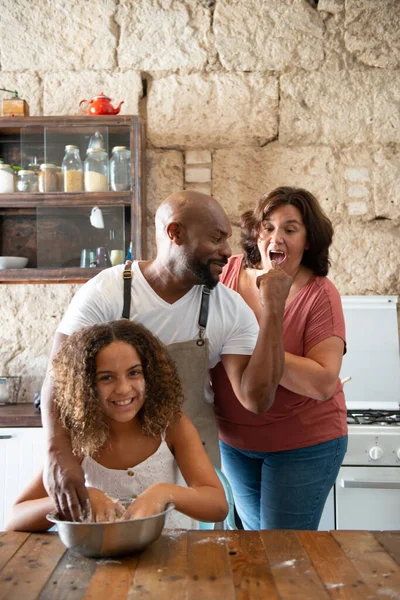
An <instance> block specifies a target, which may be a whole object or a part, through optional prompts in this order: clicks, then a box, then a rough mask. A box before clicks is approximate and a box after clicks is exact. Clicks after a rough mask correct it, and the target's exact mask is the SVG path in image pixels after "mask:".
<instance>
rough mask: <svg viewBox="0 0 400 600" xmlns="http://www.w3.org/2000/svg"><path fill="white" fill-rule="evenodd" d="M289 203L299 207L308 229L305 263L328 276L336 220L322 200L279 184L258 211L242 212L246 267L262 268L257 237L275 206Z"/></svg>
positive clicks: (318, 272) (302, 262) (306, 265)
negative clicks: (333, 220)
mask: <svg viewBox="0 0 400 600" xmlns="http://www.w3.org/2000/svg"><path fill="white" fill-rule="evenodd" d="M287 204H290V205H292V206H295V207H296V208H297V209H298V210H299V212H300V214H301V216H302V219H303V223H304V226H305V228H306V231H307V241H308V246H309V247H308V249H307V250H304V254H303V258H302V259H301V264H302V265H304V266H305V267H308V268H309V269H311V271H313V272H314V273H315V274H316V275H327V274H328V271H329V267H330V262H329V246H330V245H331V243H332V237H333V227H332V223H331V221H330V220H329V219H328V217H327V216H326V215H325V213H324V212H323V210H322V208H321V206H320V204H319V203H318V200H317V199H316V198H315V197H314V196H313V195H312V194H311V193H310V192H308V191H307V190H303V189H302V188H292V187H278V188H276V189H275V190H272V192H270V193H269V194H264V195H263V196H261V198H260V199H259V201H258V203H257V206H256V207H255V208H254V210H248V211H247V212H245V213H243V214H242V216H241V220H240V226H241V246H242V248H243V252H244V259H243V262H244V266H245V267H253V268H257V267H259V265H260V262H261V255H260V251H259V250H258V247H257V240H258V236H259V233H260V227H261V223H262V222H263V221H264V220H265V219H266V218H267V217H268V216H269V215H270V214H271V213H272V211H273V210H275V208H277V207H278V206H284V205H287Z"/></svg>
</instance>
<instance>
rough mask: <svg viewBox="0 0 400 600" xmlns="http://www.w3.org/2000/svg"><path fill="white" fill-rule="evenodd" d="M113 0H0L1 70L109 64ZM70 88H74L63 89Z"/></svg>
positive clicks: (112, 59) (113, 28) (109, 66)
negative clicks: (53, 0)
mask: <svg viewBox="0 0 400 600" xmlns="http://www.w3.org/2000/svg"><path fill="white" fill-rule="evenodd" d="M114 12H115V3H114V1H113V0H103V1H101V2H80V1H76V0H73V1H72V2H69V3H68V4H65V5H63V4H62V3H59V2H50V1H49V0H42V1H41V2H31V1H30V0H18V1H17V2H16V1H15V0H3V1H2V5H1V35H0V53H1V67H2V69H3V70H5V71H26V70H31V71H41V72H45V71H64V70H69V69H71V70H82V69H93V70H99V69H114V68H115V67H116V66H117V65H116V60H115V51H116V48H117V35H118V31H117V27H116V26H115V24H114V21H113V16H114ZM68 92H69V94H72V95H73V93H74V90H73V88H72V89H70V90H68Z"/></svg>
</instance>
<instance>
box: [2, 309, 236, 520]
mask: <svg viewBox="0 0 400 600" xmlns="http://www.w3.org/2000/svg"><path fill="white" fill-rule="evenodd" d="M52 366H53V384H54V388H55V402H56V406H57V407H58V410H59V412H60V417H61V421H62V423H63V426H64V427H65V429H67V430H68V432H69V434H70V435H71V440H72V447H73V451H74V454H75V455H77V456H78V457H79V458H80V460H81V465H82V468H83V471H84V473H85V479H86V486H87V489H88V494H89V501H90V508H91V515H92V520H94V521H97V522H100V521H112V520H115V519H116V518H122V519H131V518H141V517H146V516H150V515H153V514H157V513H159V512H160V511H162V510H163V509H164V507H165V505H166V504H168V503H169V502H172V503H173V504H174V505H175V508H176V511H179V512H175V511H172V512H170V513H168V515H167V518H166V527H181V528H187V529H193V528H198V521H209V522H215V521H221V520H223V519H224V518H225V517H226V514H227V511H228V505H227V502H226V498H225V494H224V491H223V487H222V485H221V483H220V481H219V478H218V475H217V474H216V473H215V471H214V468H213V466H212V464H211V462H210V460H209V458H208V456H207V454H206V452H205V450H204V448H203V445H202V442H201V440H200V437H199V435H198V433H197V430H196V428H195V427H194V425H193V424H192V423H191V421H190V420H189V419H188V417H187V416H186V415H184V414H183V413H182V412H181V408H182V404H183V400H184V397H183V392H182V387H181V383H180V380H179V377H178V374H177V370H176V367H175V364H174V363H173V361H172V360H171V358H170V357H169V355H168V353H167V351H166V349H165V347H164V345H163V344H162V343H161V342H160V341H159V340H158V339H157V338H156V337H155V336H154V335H153V334H152V333H151V332H150V331H148V330H147V329H146V328H145V327H143V326H142V325H139V324H137V323H134V322H132V321H127V320H119V321H113V322H111V323H107V324H102V325H93V326H90V327H85V328H83V329H81V330H79V331H77V332H76V333H74V334H73V335H71V336H70V337H69V338H67V340H66V341H65V343H64V344H63V346H62V347H61V348H60V350H59V351H58V353H57V355H56V356H55V358H54V360H53V365H52ZM118 498H120V499H121V498H124V499H126V498H132V499H135V498H136V499H135V500H134V501H132V503H131V504H130V505H129V507H128V508H127V509H126V510H125V509H124V508H123V506H122V504H121V503H120V502H118V501H117V500H116V499H118ZM57 508H58V507H56V506H55V505H54V504H53V501H52V500H51V498H50V497H49V496H48V495H47V492H46V490H45V488H44V485H43V482H42V472H41V473H39V474H38V476H37V477H36V478H35V479H34V481H33V482H32V483H31V484H30V485H29V486H28V488H27V489H26V490H25V491H24V492H23V493H22V494H21V495H20V497H19V498H18V499H17V501H16V503H15V504H14V506H13V509H12V512H11V515H10V519H9V522H8V524H7V526H6V529H8V530H25V531H40V530H45V529H48V528H49V527H51V526H52V523H51V522H49V521H47V519H46V514H47V513H49V512H50V511H52V510H54V509H57Z"/></svg>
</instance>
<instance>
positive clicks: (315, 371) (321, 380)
mask: <svg viewBox="0 0 400 600" xmlns="http://www.w3.org/2000/svg"><path fill="white" fill-rule="evenodd" d="M343 349H344V342H343V340H342V339H340V338H339V337H336V336H331V337H329V338H326V339H325V340H323V341H322V342H319V344H316V345H315V346H313V348H311V350H310V351H309V352H308V353H307V355H306V356H296V355H295V354H290V353H289V352H285V367H284V371H283V377H282V379H281V383H280V385H282V386H283V387H285V388H286V389H288V390H290V391H291V392H295V393H296V394H300V395H302V396H307V397H309V398H314V400H328V399H329V398H331V397H332V396H333V394H334V392H335V390H336V386H337V382H338V377H339V372H340V368H341V366H342V358H343Z"/></svg>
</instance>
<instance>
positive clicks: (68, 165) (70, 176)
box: [61, 144, 83, 192]
mask: <svg viewBox="0 0 400 600" xmlns="http://www.w3.org/2000/svg"><path fill="white" fill-rule="evenodd" d="M61 168H62V172H63V180H64V192H82V190H83V168H82V161H81V157H80V156H79V148H78V146H73V145H72V144H70V145H68V146H65V156H64V158H63V161H62V165H61Z"/></svg>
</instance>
